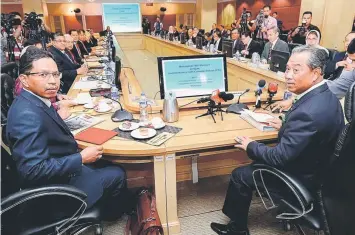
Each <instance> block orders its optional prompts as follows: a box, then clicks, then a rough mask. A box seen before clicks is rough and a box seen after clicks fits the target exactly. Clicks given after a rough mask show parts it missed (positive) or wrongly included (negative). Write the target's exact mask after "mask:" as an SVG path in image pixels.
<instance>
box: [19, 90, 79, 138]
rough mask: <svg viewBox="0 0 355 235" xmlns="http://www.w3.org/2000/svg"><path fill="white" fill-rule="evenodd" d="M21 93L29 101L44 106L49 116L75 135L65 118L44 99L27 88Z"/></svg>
mask: <svg viewBox="0 0 355 235" xmlns="http://www.w3.org/2000/svg"><path fill="white" fill-rule="evenodd" d="M20 95H21V96H22V97H24V98H25V99H27V100H28V101H30V102H31V103H33V104H34V105H36V106H38V107H40V108H42V109H43V111H44V112H45V113H46V114H47V115H48V116H49V117H51V118H52V119H53V120H54V121H55V122H56V123H57V124H58V125H59V126H60V127H61V128H62V129H63V130H64V131H65V132H66V133H67V134H69V135H70V136H73V134H72V133H71V131H70V130H69V128H68V126H67V125H66V124H65V122H64V121H63V119H62V118H61V117H60V116H59V115H58V114H57V113H54V112H53V111H51V110H50V108H49V107H48V106H47V105H46V104H45V103H43V101H42V100H40V99H39V98H37V97H36V96H34V95H32V94H31V93H29V92H28V91H25V90H22V91H21V93H20ZM54 111H55V110H54ZM55 112H56V111H55Z"/></svg>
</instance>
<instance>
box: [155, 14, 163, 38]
mask: <svg viewBox="0 0 355 235" xmlns="http://www.w3.org/2000/svg"><path fill="white" fill-rule="evenodd" d="M162 30H163V23H162V22H160V18H159V17H158V18H157V21H156V22H155V23H154V31H155V36H157V35H160V32H161V31H162Z"/></svg>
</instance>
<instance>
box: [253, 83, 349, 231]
mask: <svg viewBox="0 0 355 235" xmlns="http://www.w3.org/2000/svg"><path fill="white" fill-rule="evenodd" d="M345 116H346V119H347V120H348V122H349V123H348V124H347V125H346V126H345V127H344V129H343V131H342V133H341V134H340V136H339V138H338V141H337V144H336V148H335V151H334V154H333V156H332V158H331V159H330V161H329V165H328V167H327V169H326V170H325V171H324V173H323V174H322V176H321V185H320V187H319V189H318V190H316V192H315V193H311V192H310V191H309V190H308V189H307V188H306V187H305V186H304V185H303V184H302V183H301V182H300V181H299V180H298V179H297V178H295V177H294V176H292V175H291V174H289V173H287V172H283V171H280V170H278V169H276V168H274V167H271V166H268V165H264V164H255V167H256V170H255V171H254V172H253V177H254V183H255V186H256V188H257V193H258V194H259V196H260V197H261V198H262V201H263V203H264V205H265V207H266V208H267V209H268V210H277V212H278V215H277V216H276V218H278V219H280V220H281V221H283V223H284V226H285V227H284V228H285V229H286V230H290V229H291V228H292V227H295V228H296V229H297V231H298V233H299V234H302V235H305V233H304V231H303V229H302V226H306V227H309V228H311V229H313V230H314V231H315V232H316V233H317V234H319V233H320V231H323V232H324V233H325V234H326V235H352V234H355V222H354V218H355V184H354V180H355V144H354V143H355V83H353V84H352V85H351V87H350V89H349V92H348V93H347V95H346V98H345ZM270 176H271V177H273V178H275V179H277V180H281V182H283V183H284V185H285V187H286V188H287V191H288V193H287V194H284V195H283V196H281V197H280V195H278V196H279V198H277V200H278V204H279V205H276V204H275V200H274V199H275V195H273V193H272V190H270V189H268V188H267V186H266V185H268V184H269V183H270V181H268V180H267V177H270ZM260 185H262V187H260ZM285 195H287V196H285ZM263 197H267V198H268V199H269V203H270V204H271V206H269V207H268V206H267V205H266V201H265V200H264V198H263Z"/></svg>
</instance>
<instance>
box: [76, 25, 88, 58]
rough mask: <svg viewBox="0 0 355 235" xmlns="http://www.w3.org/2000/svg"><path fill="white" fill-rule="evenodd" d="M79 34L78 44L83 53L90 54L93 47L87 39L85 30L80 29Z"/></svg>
mask: <svg viewBox="0 0 355 235" xmlns="http://www.w3.org/2000/svg"><path fill="white" fill-rule="evenodd" d="M78 34H79V41H78V45H79V47H80V50H81V53H82V54H84V55H89V54H90V52H91V47H90V45H89V43H88V42H87V41H86V34H85V30H83V29H79V30H78Z"/></svg>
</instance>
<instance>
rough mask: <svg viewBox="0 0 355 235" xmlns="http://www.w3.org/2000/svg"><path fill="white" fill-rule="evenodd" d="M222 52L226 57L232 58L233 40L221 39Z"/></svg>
mask: <svg viewBox="0 0 355 235" xmlns="http://www.w3.org/2000/svg"><path fill="white" fill-rule="evenodd" d="M222 52H223V53H225V54H226V56H227V57H233V40H230V39H223V41H222Z"/></svg>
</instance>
